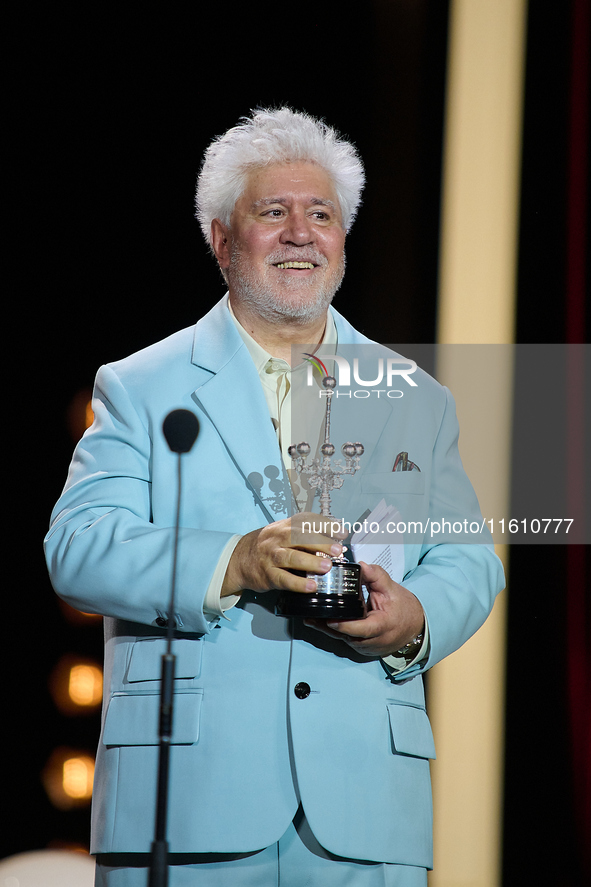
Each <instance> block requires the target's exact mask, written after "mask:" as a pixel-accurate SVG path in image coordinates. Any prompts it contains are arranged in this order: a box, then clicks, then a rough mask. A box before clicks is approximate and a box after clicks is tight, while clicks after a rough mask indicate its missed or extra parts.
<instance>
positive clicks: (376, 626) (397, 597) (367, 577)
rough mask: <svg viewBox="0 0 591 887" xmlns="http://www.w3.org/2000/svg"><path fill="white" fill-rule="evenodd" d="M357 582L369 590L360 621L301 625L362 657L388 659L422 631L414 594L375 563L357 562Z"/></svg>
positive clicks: (308, 621) (310, 621)
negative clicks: (365, 606) (343, 642)
mask: <svg viewBox="0 0 591 887" xmlns="http://www.w3.org/2000/svg"><path fill="white" fill-rule="evenodd" d="M361 580H362V582H363V584H364V585H365V586H366V588H367V590H368V591H369V601H370V604H371V610H369V611H368V613H367V616H366V617H365V618H364V619H354V620H350V621H343V622H332V621H328V620H324V619H306V620H305V623H306V625H310V626H311V627H312V628H316V629H318V631H322V632H324V634H327V635H329V636H330V637H333V638H340V639H341V640H343V641H345V643H346V644H349V646H350V647H352V648H353V649H354V650H356V651H357V653H361V654H362V655H364V656H380V657H383V656H390V655H391V654H392V653H394V652H395V651H396V650H399V649H400V648H401V647H404V645H405V644H408V643H409V641H411V640H413V638H415V637H416V636H417V635H418V634H419V633H420V632H421V631H423V629H424V626H425V614H424V612H423V608H422V606H421V604H420V603H419V601H418V599H417V598H416V597H415V596H414V594H412V593H411V592H410V591H408V590H407V589H406V588H404V586H402V585H399V584H398V582H394V580H393V579H390V577H389V576H388V574H387V573H386V571H385V570H382V568H381V567H378V566H377V565H376V564H364V563H363V561H361Z"/></svg>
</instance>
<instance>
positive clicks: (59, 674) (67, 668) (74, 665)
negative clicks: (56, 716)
mask: <svg viewBox="0 0 591 887" xmlns="http://www.w3.org/2000/svg"><path fill="white" fill-rule="evenodd" d="M49 689H50V692H51V696H52V698H53V701H54V702H55V705H56V707H57V708H58V709H59V711H61V713H62V714H65V715H85V714H91V713H94V712H95V711H96V710H97V708H98V706H99V705H100V704H101V699H102V695H103V673H102V669H101V668H100V666H99V665H98V664H97V663H96V662H94V661H93V660H91V659H84V658H81V657H79V656H76V655H74V654H72V653H70V654H67V655H66V656H63V657H62V658H61V659H60V661H59V662H58V664H57V665H56V667H55V668H54V670H53V672H52V674H51V677H50V679H49Z"/></svg>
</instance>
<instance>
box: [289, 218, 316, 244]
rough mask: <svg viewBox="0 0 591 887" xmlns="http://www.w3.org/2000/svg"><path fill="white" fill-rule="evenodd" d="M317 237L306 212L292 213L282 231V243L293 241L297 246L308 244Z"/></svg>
mask: <svg viewBox="0 0 591 887" xmlns="http://www.w3.org/2000/svg"><path fill="white" fill-rule="evenodd" d="M314 239H315V234H314V226H313V224H312V222H311V221H310V220H309V219H308V218H307V216H306V214H305V213H303V212H302V213H299V212H295V213H290V214H289V215H288V216H287V218H286V221H285V225H284V227H283V230H282V231H281V237H280V240H281V243H293V244H295V245H296V246H306V244H308V243H313V242H314Z"/></svg>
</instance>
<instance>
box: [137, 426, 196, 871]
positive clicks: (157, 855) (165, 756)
mask: <svg viewBox="0 0 591 887" xmlns="http://www.w3.org/2000/svg"><path fill="white" fill-rule="evenodd" d="M162 432H163V434H164V437H165V438H166V443H167V444H168V446H169V447H170V449H171V450H172V452H173V453H177V454H178V459H177V471H178V492H177V507H176V519H175V525H174V548H173V557H172V579H171V587H170V605H169V608H168V626H167V633H166V636H167V646H166V653H163V655H162V676H161V689H160V724H159V750H158V785H157V797H156V827H155V834H154V840H153V842H152V857H151V862H150V873H149V887H168V841H167V839H166V820H167V813H168V809H167V808H168V786H169V757H170V745H171V741H172V716H173V705H174V676H175V662H176V656H175V655H174V653H173V652H172V640H173V636H174V629H175V625H176V623H175V594H176V572H177V556H178V547H179V525H180V515H181V489H182V474H181V462H182V458H181V457H182V455H183V453H188V452H189V450H190V449H191V447H192V446H193V444H194V443H195V440H196V439H197V435H198V434H199V420H198V418H197V416H196V415H195V414H194V413H192V412H191V411H190V410H173V411H172V413H169V414H168V416H167V417H166V418H165V420H164V422H163V423H162Z"/></svg>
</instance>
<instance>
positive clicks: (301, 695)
mask: <svg viewBox="0 0 591 887" xmlns="http://www.w3.org/2000/svg"><path fill="white" fill-rule="evenodd" d="M293 692H294V693H295V695H296V696H297V697H298V699H307V697H308V696H309V695H310V684H307V683H306V682H305V681H300V682H299V683H298V684H296V685H295V687H294V688H293Z"/></svg>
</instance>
